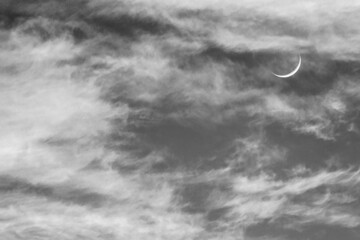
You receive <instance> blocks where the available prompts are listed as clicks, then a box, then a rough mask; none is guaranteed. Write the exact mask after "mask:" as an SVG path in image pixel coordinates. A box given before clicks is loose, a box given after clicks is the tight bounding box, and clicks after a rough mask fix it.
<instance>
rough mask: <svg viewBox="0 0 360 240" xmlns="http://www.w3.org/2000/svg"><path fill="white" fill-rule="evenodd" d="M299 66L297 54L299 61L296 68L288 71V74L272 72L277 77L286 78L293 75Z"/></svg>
mask: <svg viewBox="0 0 360 240" xmlns="http://www.w3.org/2000/svg"><path fill="white" fill-rule="evenodd" d="M300 66H301V56H300V55H299V63H298V65H297V66H296V68H295V69H294V70H293V71H291V72H290V73H288V74H284V75H279V74H275V73H272V74H274V75H275V76H277V77H279V78H288V77H291V76H294V75H295V73H296V72H297V71H299V69H300Z"/></svg>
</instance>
